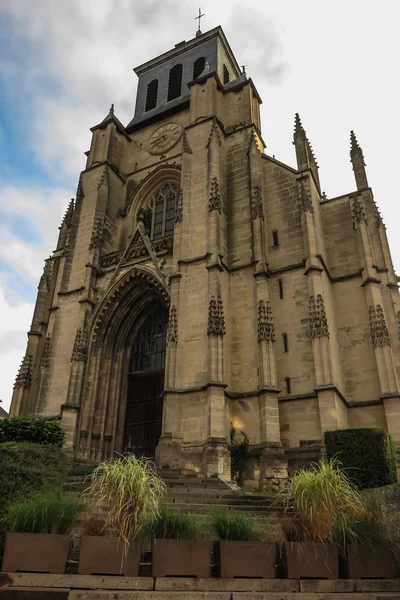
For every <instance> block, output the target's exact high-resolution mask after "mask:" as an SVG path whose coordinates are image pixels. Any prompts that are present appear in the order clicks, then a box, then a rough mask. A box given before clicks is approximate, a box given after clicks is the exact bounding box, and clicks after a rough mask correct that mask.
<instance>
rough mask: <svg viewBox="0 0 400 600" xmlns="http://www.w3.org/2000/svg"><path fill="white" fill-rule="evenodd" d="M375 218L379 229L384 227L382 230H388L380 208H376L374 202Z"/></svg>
mask: <svg viewBox="0 0 400 600" xmlns="http://www.w3.org/2000/svg"><path fill="white" fill-rule="evenodd" d="M374 217H375V223H376V226H377V228H378V229H380V228H381V227H382V229H386V227H385V224H384V222H383V220H382V215H381V213H380V212H379V210H378V207H377V206H376V204H375V202H374Z"/></svg>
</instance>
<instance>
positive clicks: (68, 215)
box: [59, 198, 75, 229]
mask: <svg viewBox="0 0 400 600" xmlns="http://www.w3.org/2000/svg"><path fill="white" fill-rule="evenodd" d="M74 208H75V200H74V199H73V198H71V200H70V202H69V204H68V208H67V210H66V211H65V214H64V216H63V219H62V221H61V225H60V227H59V229H61V228H62V227H64V226H65V227H68V228H69V227H71V225H72V218H73V216H74Z"/></svg>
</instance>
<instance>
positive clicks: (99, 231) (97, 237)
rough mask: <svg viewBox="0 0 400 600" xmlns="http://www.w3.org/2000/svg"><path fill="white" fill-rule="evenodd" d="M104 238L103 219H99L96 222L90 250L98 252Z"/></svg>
mask: <svg viewBox="0 0 400 600" xmlns="http://www.w3.org/2000/svg"><path fill="white" fill-rule="evenodd" d="M102 237H103V219H101V218H100V217H97V218H96V219H95V221H94V225H93V231H92V237H91V239H90V244H89V250H97V249H98V248H99V247H100V244H101V240H102Z"/></svg>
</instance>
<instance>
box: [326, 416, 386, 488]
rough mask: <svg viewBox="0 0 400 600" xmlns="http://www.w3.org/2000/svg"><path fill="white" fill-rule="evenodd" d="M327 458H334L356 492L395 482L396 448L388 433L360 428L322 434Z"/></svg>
mask: <svg viewBox="0 0 400 600" xmlns="http://www.w3.org/2000/svg"><path fill="white" fill-rule="evenodd" d="M325 445H326V452H327V456H328V459H331V458H336V459H337V460H338V461H340V463H341V465H342V468H343V469H344V470H345V471H346V473H347V474H348V476H349V477H350V478H351V480H352V481H353V483H354V484H355V485H357V487H358V488H359V489H365V488H374V487H382V486H384V485H390V484H392V483H395V482H396V481H397V473H396V446H395V444H394V442H393V439H392V438H391V437H390V435H389V434H388V433H386V432H385V431H382V430H380V429H370V428H367V427H360V428H357V429H339V430H337V431H326V432H325Z"/></svg>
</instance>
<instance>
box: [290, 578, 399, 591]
mask: <svg viewBox="0 0 400 600" xmlns="http://www.w3.org/2000/svg"><path fill="white" fill-rule="evenodd" d="M299 584H300V592H312V593H316V592H318V593H336V594H342V593H349V592H370V593H375V592H400V579H336V580H334V581H329V580H327V579H319V580H317V579H314V580H312V579H308V580H307V579H302V580H300V581H299Z"/></svg>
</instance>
